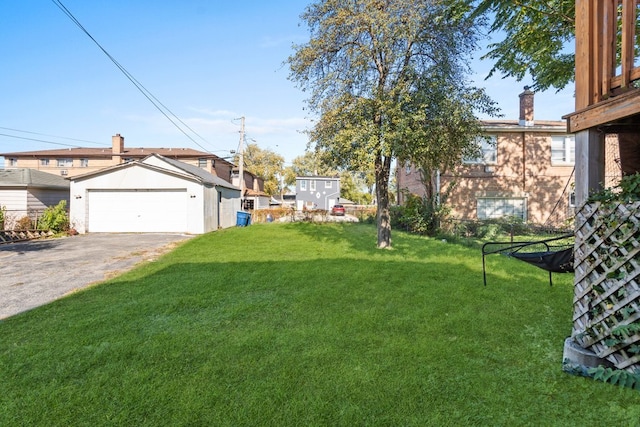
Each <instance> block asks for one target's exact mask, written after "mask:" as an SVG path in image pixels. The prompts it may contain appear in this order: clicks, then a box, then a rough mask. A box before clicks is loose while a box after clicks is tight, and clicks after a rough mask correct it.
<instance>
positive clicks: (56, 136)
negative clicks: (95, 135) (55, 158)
mask: <svg viewBox="0 0 640 427" xmlns="http://www.w3.org/2000/svg"><path fill="white" fill-rule="evenodd" d="M0 129H4V130H10V131H13V132H22V133H28V134H31V135H40V136H49V137H52V138H60V139H67V140H69V141H78V142H83V143H87V144H95V145H104V146H107V145H108V144H105V143H104V142H95V141H87V140H84V139H76V138H68V137H66V136H58V135H48V134H46V133H38V132H30V131H28V130H21V129H14V128H7V127H3V126H0ZM0 135H2V136H9V137H12V138H18V139H30V138H24V137H20V136H14V135H6V134H0ZM34 141H40V140H34ZM42 142H47V143H50V144H56V143H55V142H51V141H42ZM57 144H58V145H67V144H61V143H57ZM73 147H77V145H75V146H73Z"/></svg>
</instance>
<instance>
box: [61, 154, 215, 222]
mask: <svg viewBox="0 0 640 427" xmlns="http://www.w3.org/2000/svg"><path fill="white" fill-rule="evenodd" d="M182 188H184V189H186V191H187V194H188V196H189V197H188V199H187V200H188V201H187V229H186V230H185V232H187V233H194V234H200V233H205V232H207V231H211V229H213V228H209V227H210V224H208V226H207V227H205V224H206V223H205V219H204V214H205V208H204V203H205V193H204V187H203V186H202V185H201V184H200V183H199V182H196V181H192V180H189V179H185V178H182V177H178V176H175V175H171V174H166V173H163V172H161V171H157V170H151V169H148V168H145V167H143V166H140V165H137V164H135V165H130V166H125V167H122V168H120V169H116V170H112V171H109V172H105V173H101V174H97V175H93V176H91V177H88V178H83V179H79V180H72V181H71V202H70V205H71V206H70V220H71V223H72V224H73V226H74V227H75V229H76V230H77V231H78V232H79V233H85V232H86V230H87V221H88V219H89V218H88V206H87V204H88V203H89V197H88V196H89V191H90V190H125V189H128V190H158V189H182ZM114 209H117V206H114Z"/></svg>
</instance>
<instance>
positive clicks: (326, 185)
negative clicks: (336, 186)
mask: <svg viewBox="0 0 640 427" xmlns="http://www.w3.org/2000/svg"><path fill="white" fill-rule="evenodd" d="M331 187H333V183H332V182H331V181H325V182H324V188H331Z"/></svg>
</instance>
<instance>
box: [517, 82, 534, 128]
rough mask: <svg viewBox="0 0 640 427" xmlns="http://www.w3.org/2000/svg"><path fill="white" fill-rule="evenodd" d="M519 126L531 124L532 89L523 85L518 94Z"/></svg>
mask: <svg viewBox="0 0 640 427" xmlns="http://www.w3.org/2000/svg"><path fill="white" fill-rule="evenodd" d="M519 96H520V121H519V124H520V126H533V91H531V90H530V89H529V86H525V87H524V92H522V93H521V94H520V95H519Z"/></svg>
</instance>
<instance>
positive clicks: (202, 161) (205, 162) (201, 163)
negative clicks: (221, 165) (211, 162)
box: [198, 159, 207, 168]
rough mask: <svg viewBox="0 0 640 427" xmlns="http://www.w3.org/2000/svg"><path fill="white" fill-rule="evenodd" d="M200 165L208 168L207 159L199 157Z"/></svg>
mask: <svg viewBox="0 0 640 427" xmlns="http://www.w3.org/2000/svg"><path fill="white" fill-rule="evenodd" d="M198 167H199V168H206V167H207V159H198Z"/></svg>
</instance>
